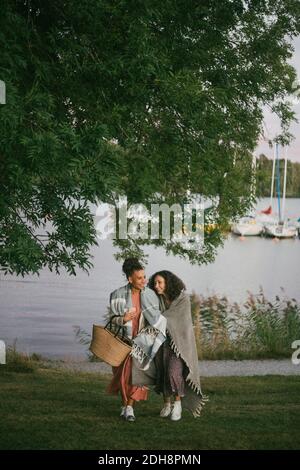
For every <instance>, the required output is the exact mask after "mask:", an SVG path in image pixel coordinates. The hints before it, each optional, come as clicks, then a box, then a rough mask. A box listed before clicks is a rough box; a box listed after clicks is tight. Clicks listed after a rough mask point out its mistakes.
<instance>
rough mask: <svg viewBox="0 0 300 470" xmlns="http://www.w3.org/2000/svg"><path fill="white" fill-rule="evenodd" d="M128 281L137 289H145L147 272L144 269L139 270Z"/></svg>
mask: <svg viewBox="0 0 300 470" xmlns="http://www.w3.org/2000/svg"><path fill="white" fill-rule="evenodd" d="M128 281H129V282H130V283H131V285H132V286H133V287H134V288H135V289H140V290H142V289H144V287H145V285H146V276H145V271H144V270H143V269H139V270H138V271H134V272H133V273H132V275H131V276H129V278H128Z"/></svg>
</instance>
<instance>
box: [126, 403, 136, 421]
mask: <svg viewBox="0 0 300 470" xmlns="http://www.w3.org/2000/svg"><path fill="white" fill-rule="evenodd" d="M125 418H126V421H135V416H134V412H133V407H132V406H130V405H127V406H126V409H125Z"/></svg>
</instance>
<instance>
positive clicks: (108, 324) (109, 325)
mask: <svg viewBox="0 0 300 470" xmlns="http://www.w3.org/2000/svg"><path fill="white" fill-rule="evenodd" d="M121 316H122V315H113V316H112V317H110V319H109V320H108V322H107V323H106V325H105V327H104V328H105V329H106V330H107V329H109V330H111V327H112V320H113V318H115V317H121ZM108 327H109V328H108ZM121 328H122V329H123V327H122V326H121V325H119V328H118V329H117V332H116V333H115V334H114V337H116V336H118V334H119V331H120V330H121ZM124 337H125V335H124V330H123V332H122V339H124Z"/></svg>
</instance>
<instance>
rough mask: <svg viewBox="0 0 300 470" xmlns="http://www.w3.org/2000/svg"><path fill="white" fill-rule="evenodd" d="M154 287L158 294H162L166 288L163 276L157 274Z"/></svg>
mask: <svg viewBox="0 0 300 470" xmlns="http://www.w3.org/2000/svg"><path fill="white" fill-rule="evenodd" d="M154 289H155V291H156V293H157V294H158V295H162V294H163V293H164V292H165V290H166V281H165V279H164V278H163V277H162V276H159V275H157V276H155V279H154Z"/></svg>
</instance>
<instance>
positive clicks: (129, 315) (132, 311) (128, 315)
mask: <svg viewBox="0 0 300 470" xmlns="http://www.w3.org/2000/svg"><path fill="white" fill-rule="evenodd" d="M135 315H136V308H135V307H131V308H130V309H129V310H128V311H127V312H126V313H125V315H124V317H123V323H127V322H128V321H130V320H132V319H133V318H134V317H135Z"/></svg>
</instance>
